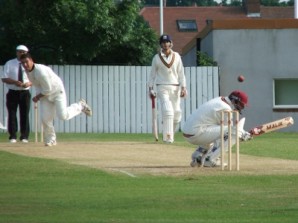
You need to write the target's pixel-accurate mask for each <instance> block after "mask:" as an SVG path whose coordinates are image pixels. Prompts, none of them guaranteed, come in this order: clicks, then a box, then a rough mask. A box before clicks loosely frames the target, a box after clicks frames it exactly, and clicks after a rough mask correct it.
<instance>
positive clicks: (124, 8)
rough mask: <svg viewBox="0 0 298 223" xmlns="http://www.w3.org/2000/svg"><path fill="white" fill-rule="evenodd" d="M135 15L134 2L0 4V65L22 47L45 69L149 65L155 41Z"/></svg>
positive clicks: (2, 1)
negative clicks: (63, 66) (28, 49)
mask: <svg viewBox="0 0 298 223" xmlns="http://www.w3.org/2000/svg"><path fill="white" fill-rule="evenodd" d="M138 13H139V3H138V1H137V0H123V1H121V2H120V3H115V2H114V1H113V0H104V1H102V0H88V1H86V0H76V1H74V0H51V1H49V0H26V1H24V0H10V1H8V0H0V21H1V22H0V47H1V52H2V54H1V55H0V61H1V62H2V63H4V62H5V61H6V60H7V59H8V58H10V57H13V56H15V55H14V47H15V46H16V45H18V44H25V45H27V46H28V47H29V48H30V50H31V53H32V54H33V56H34V57H35V58H36V60H37V62H41V63H47V64H103V63H105V64H134V65H145V64H149V63H150V62H151V59H152V57H153V55H154V53H155V52H156V45H155V43H157V39H158V38H157V36H156V34H155V32H154V31H153V30H152V29H150V27H149V26H148V24H147V23H146V22H145V21H144V20H143V19H142V17H141V16H140V15H139V14H138ZM140 41H141V42H140Z"/></svg>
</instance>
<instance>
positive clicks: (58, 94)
mask: <svg viewBox="0 0 298 223" xmlns="http://www.w3.org/2000/svg"><path fill="white" fill-rule="evenodd" d="M21 63H22V66H23V67H24V69H25V70H26V73H27V75H28V78H29V80H30V82H29V83H25V84H26V85H30V86H31V85H33V86H34V87H35V89H36V95H35V97H33V99H32V100H33V101H34V102H35V103H36V102H38V101H40V109H41V112H40V114H41V120H42V124H43V127H44V139H45V145H46V146H54V145H56V144H57V142H56V133H55V129H54V125H53V120H54V117H55V114H56V113H57V116H58V117H59V118H60V119H61V120H69V119H71V118H73V117H75V116H77V115H79V114H81V113H82V112H84V113H85V114H86V115H87V116H91V115H92V111H91V109H90V107H89V106H88V105H87V104H86V102H85V100H83V99H81V100H80V101H79V102H78V103H74V104H71V105H70V106H69V107H67V98H66V93H65V89H64V85H63V82H62V80H61V79H60V77H59V76H58V75H57V74H55V73H54V71H53V70H52V69H51V68H50V67H48V66H45V65H42V64H36V63H34V61H33V59H32V57H31V55H30V54H29V53H28V54H24V55H22V56H21Z"/></svg>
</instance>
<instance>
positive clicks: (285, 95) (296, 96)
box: [273, 79, 298, 108]
mask: <svg viewBox="0 0 298 223" xmlns="http://www.w3.org/2000/svg"><path fill="white" fill-rule="evenodd" d="M273 107H274V108H298V79H274V80H273Z"/></svg>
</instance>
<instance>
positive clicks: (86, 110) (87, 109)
mask: <svg viewBox="0 0 298 223" xmlns="http://www.w3.org/2000/svg"><path fill="white" fill-rule="evenodd" d="M79 103H80V104H81V105H82V112H84V113H85V114H86V115H87V116H92V110H91V108H90V106H89V105H88V104H87V103H86V101H85V100H84V99H81V100H80V102H79Z"/></svg>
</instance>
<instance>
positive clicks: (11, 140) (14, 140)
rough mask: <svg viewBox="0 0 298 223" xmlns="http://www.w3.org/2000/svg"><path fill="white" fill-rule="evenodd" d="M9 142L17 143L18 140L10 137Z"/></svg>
mask: <svg viewBox="0 0 298 223" xmlns="http://www.w3.org/2000/svg"><path fill="white" fill-rule="evenodd" d="M9 142H10V143H16V142H17V140H16V139H10V140H9Z"/></svg>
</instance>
